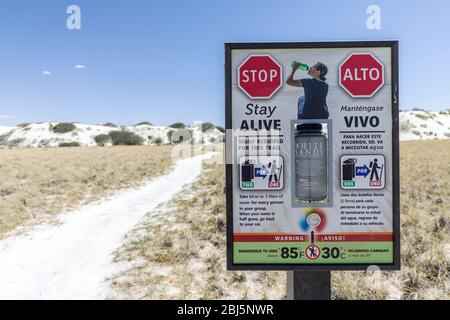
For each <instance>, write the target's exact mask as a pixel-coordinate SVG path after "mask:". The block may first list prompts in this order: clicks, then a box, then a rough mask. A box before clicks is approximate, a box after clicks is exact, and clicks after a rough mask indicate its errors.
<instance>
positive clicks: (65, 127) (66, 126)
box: [51, 122, 77, 133]
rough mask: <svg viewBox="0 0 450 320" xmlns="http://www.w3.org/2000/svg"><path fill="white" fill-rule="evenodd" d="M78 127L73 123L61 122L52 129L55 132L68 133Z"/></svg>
mask: <svg viewBox="0 0 450 320" xmlns="http://www.w3.org/2000/svg"><path fill="white" fill-rule="evenodd" d="M76 128H77V127H76V126H75V125H74V124H73V123H69V122H60V123H58V124H57V125H55V126H53V127H52V128H51V129H52V131H53V132H54V133H67V132H71V131H73V130H75V129H76Z"/></svg>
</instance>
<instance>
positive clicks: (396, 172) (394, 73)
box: [225, 40, 400, 271]
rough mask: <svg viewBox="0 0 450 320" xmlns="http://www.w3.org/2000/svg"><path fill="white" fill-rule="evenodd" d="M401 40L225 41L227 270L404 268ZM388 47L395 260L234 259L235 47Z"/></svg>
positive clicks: (237, 48) (249, 48) (248, 48)
mask: <svg viewBox="0 0 450 320" xmlns="http://www.w3.org/2000/svg"><path fill="white" fill-rule="evenodd" d="M398 46H399V44H398V41H397V40H383V41H331V42H246V43H225V128H226V146H225V159H226V170H225V171H226V215H227V222H226V224H227V270H274V271H275V270H277V271H294V270H317V271H319V270H321V271H332V270H367V268H368V267H369V266H377V267H378V268H379V269H380V270H400V168H399V166H400V157H399V100H398V95H399V85H398V68H399V64H398ZM366 47H387V48H390V49H391V58H392V59H391V66H390V67H391V83H392V86H391V103H392V110H391V113H392V178H393V181H392V208H393V213H392V214H393V216H392V219H393V220H392V232H393V263H389V264H376V265H374V264H367V263H364V264H354V263H353V264H339V263H338V264H281V263H275V264H237V263H234V262H233V199H234V197H233V164H232V154H231V152H230V151H231V150H230V149H231V142H232V137H231V132H230V131H231V130H232V129H233V128H232V77H233V73H232V61H231V57H232V51H233V50H239V49H247V50H252V49H255V50H256V49H318V48H325V49H333V48H366Z"/></svg>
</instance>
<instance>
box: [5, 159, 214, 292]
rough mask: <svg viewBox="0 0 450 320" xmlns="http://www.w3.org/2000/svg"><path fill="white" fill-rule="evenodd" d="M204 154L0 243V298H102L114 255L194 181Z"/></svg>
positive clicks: (178, 163) (114, 267)
mask: <svg viewBox="0 0 450 320" xmlns="http://www.w3.org/2000/svg"><path fill="white" fill-rule="evenodd" d="M212 155H214V153H207V154H204V155H201V156H196V157H193V158H187V159H183V160H179V161H178V162H176V164H175V166H174V168H173V170H172V171H171V172H170V173H168V174H167V175H165V176H161V177H159V178H156V179H154V180H151V181H149V182H147V183H145V184H144V185H143V186H142V187H140V188H138V189H129V190H124V191H119V192H116V193H115V194H113V195H112V196H110V197H108V198H105V199H103V200H101V201H98V202H95V203H92V204H89V205H86V206H83V207H81V208H79V209H77V210H74V211H72V212H69V213H66V214H62V215H60V219H61V224H60V225H57V226H55V225H40V226H37V227H35V228H33V229H31V230H29V231H27V232H25V233H23V234H21V235H17V236H12V237H9V238H6V239H4V240H2V241H0V288H1V290H0V299H103V298H106V297H107V296H108V294H109V289H110V288H109V287H108V285H107V282H105V279H106V278H107V277H109V276H112V275H113V274H114V273H115V272H116V271H117V266H115V265H114V263H113V262H112V259H113V257H112V254H113V252H114V251H115V250H116V249H117V248H119V247H120V246H121V244H122V241H123V237H124V236H125V234H126V233H127V232H129V231H130V230H131V229H132V228H133V227H134V226H135V225H136V224H137V223H138V222H139V221H140V219H141V218H142V217H143V216H144V215H145V214H146V213H148V212H150V211H152V210H154V209H155V208H156V207H157V206H158V205H159V204H162V203H165V202H167V201H170V199H171V198H172V197H173V196H174V195H175V194H176V193H178V192H180V191H181V190H182V188H183V186H184V185H187V184H191V183H193V182H195V180H196V179H197V178H198V177H199V175H200V173H201V170H202V160H204V159H206V158H209V157H211V156H212Z"/></svg>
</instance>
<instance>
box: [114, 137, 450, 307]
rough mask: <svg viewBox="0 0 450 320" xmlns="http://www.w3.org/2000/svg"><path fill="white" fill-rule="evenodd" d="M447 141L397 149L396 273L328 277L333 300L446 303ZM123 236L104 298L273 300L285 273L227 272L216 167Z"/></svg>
mask: <svg viewBox="0 0 450 320" xmlns="http://www.w3.org/2000/svg"><path fill="white" fill-rule="evenodd" d="M449 159H450V140H445V141H442V140H441V141H411V142H402V143H401V215H402V217H401V224H402V226H401V227H402V230H401V232H402V240H401V241H402V270H401V271H398V272H378V271H368V272H333V273H332V281H333V289H332V290H333V293H332V294H333V298H334V299H448V298H449V278H450V277H449V258H450V242H449V219H450V212H449V203H450V201H449V200H450V186H449V183H450V161H449ZM205 168H206V170H205V172H204V174H203V176H202V178H201V179H200V181H199V183H197V184H195V185H194V187H193V189H186V190H185V193H183V194H181V195H179V196H178V198H177V200H176V201H174V202H173V203H172V204H171V208H170V209H169V211H159V212H154V213H152V214H151V215H150V216H148V217H147V220H146V221H145V222H144V223H143V224H142V225H141V226H140V227H138V228H137V229H136V230H134V231H133V232H131V233H130V234H129V237H128V240H127V242H126V244H125V245H124V246H123V247H122V248H121V249H120V250H119V251H118V252H117V256H116V262H121V263H124V264H125V266H126V267H127V269H126V271H124V272H123V273H121V274H119V275H118V276H117V277H115V278H114V279H112V280H111V281H112V284H113V285H114V287H115V289H116V290H115V294H114V296H112V298H136V299H227V298H233V299H280V298H285V292H286V287H285V281H286V280H285V272H227V271H226V270H225V269H226V268H225V203H224V201H225V200H224V170H223V166H221V165H217V164H213V165H206V167H205Z"/></svg>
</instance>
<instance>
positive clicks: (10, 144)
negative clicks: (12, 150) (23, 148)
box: [7, 138, 25, 147]
mask: <svg viewBox="0 0 450 320" xmlns="http://www.w3.org/2000/svg"><path fill="white" fill-rule="evenodd" d="M24 141H25V139H24V138H17V139H12V140H10V141H8V142H7V146H8V147H16V146H18V145H19V144H21V143H22V142H24Z"/></svg>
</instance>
